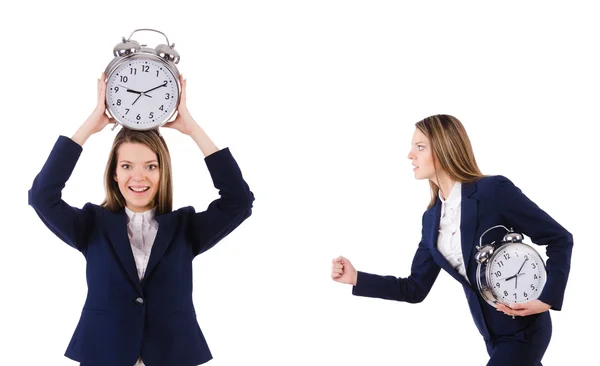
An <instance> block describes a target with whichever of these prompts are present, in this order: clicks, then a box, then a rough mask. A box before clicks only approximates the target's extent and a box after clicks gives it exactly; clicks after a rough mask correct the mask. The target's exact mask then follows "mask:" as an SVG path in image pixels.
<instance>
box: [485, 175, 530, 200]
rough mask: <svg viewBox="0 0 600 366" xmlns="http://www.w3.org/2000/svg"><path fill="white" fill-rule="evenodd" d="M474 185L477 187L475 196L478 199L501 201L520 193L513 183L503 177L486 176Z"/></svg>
mask: <svg viewBox="0 0 600 366" xmlns="http://www.w3.org/2000/svg"><path fill="white" fill-rule="evenodd" d="M474 183H475V185H476V186H477V189H476V195H477V196H478V198H480V199H482V198H489V199H491V200H503V199H506V198H507V197H509V196H512V195H514V194H516V193H518V192H520V190H519V188H517V186H515V184H514V183H513V181H512V180H511V179H510V178H508V177H506V176H504V175H488V176H485V177H482V178H479V179H478V180H477V181H476V182H474Z"/></svg>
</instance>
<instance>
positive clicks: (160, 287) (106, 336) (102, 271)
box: [29, 136, 254, 366]
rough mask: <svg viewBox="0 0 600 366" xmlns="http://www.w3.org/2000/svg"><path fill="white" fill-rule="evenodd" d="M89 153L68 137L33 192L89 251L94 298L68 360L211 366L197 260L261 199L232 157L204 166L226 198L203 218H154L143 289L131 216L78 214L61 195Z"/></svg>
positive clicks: (91, 207)
mask: <svg viewBox="0 0 600 366" xmlns="http://www.w3.org/2000/svg"><path fill="white" fill-rule="evenodd" d="M82 150H83V149H82V147H81V146H80V145H78V144H77V143H75V142H74V141H73V140H71V139H69V138H67V137H65V136H59V138H58V140H57V141H56V143H55V145H54V147H53V149H52V151H51V153H50V156H49V157H48V159H47V161H46V162H45V164H44V166H43V168H42V170H41V171H40V172H39V174H38V175H37V176H36V177H35V180H34V181H33V185H32V187H31V189H30V190H29V204H30V205H31V206H32V207H33V208H34V209H35V212H36V213H37V215H38V216H39V218H40V219H41V220H42V221H43V223H44V224H45V225H46V226H47V227H48V228H49V229H50V230H51V231H52V232H53V233H54V234H56V235H57V236H58V237H59V238H60V239H61V240H62V241H64V242H65V243H67V244H69V245H70V246H72V247H73V248H75V249H77V250H79V251H81V253H82V254H83V255H84V257H85V259H86V262H87V265H86V276H87V284H88V293H87V297H86V300H85V304H84V306H83V309H82V312H81V317H80V320H79V323H78V324H77V327H76V329H75V331H74V333H73V336H72V338H71V341H70V343H69V345H68V347H67V350H66V353H65V356H66V357H68V358H71V359H73V360H76V361H79V362H81V363H84V364H90V365H99V366H132V365H133V364H135V362H136V360H137V358H138V357H139V356H140V355H141V356H142V358H143V360H144V363H145V364H146V365H148V366H164V365H177V366H192V365H199V364H202V363H205V362H207V361H209V360H210V359H212V355H211V352H210V350H209V347H208V345H207V343H206V341H205V339H204V336H203V334H202V331H201V330H200V327H199V325H198V322H197V320H196V312H195V309H194V304H193V301H192V260H193V259H194V257H195V256H197V255H198V254H200V253H202V252H204V251H206V250H208V249H210V248H211V247H213V246H214V245H215V244H216V243H218V242H219V241H220V240H221V239H223V238H224V237H225V236H226V235H228V234H229V233H230V232H231V231H232V230H234V229H235V228H236V227H237V226H239V225H240V224H241V223H242V222H243V221H244V220H245V219H246V218H248V217H249V216H250V215H251V212H252V203H253V201H254V195H253V193H252V192H251V191H250V190H249V188H248V185H247V184H246V182H245V181H244V179H243V177H242V173H241V171H240V169H239V167H238V165H237V163H236V161H235V160H234V159H233V156H232V155H231V153H230V151H229V149H228V148H225V149H222V150H220V151H217V152H215V153H213V154H211V155H209V156H207V157H206V158H205V159H204V160H205V163H206V165H207V167H208V170H209V172H210V174H211V177H212V180H213V183H214V186H215V187H216V188H217V189H219V194H220V198H219V199H216V200H214V201H212V202H211V203H210V205H209V206H208V208H207V209H206V210H205V211H203V212H195V210H194V208H193V207H184V208H181V209H179V210H176V211H173V212H171V213H167V214H162V215H157V216H156V217H155V219H156V221H157V222H158V225H159V228H158V232H157V235H156V239H155V242H154V245H153V247H152V251H151V255H150V259H149V262H148V267H147V270H146V274H145V277H144V278H143V280H142V281H140V280H139V277H138V275H137V271H136V267H135V262H134V258H133V254H132V251H131V246H130V243H129V238H128V235H127V215H126V213H125V212H124V210H123V209H121V210H120V211H119V212H115V213H113V212H110V211H108V210H106V209H104V208H102V207H100V206H98V205H95V204H92V203H86V204H85V205H84V206H83V208H76V207H71V206H69V205H68V204H67V203H66V202H65V201H63V200H62V198H61V191H62V189H63V188H64V186H65V183H66V182H67V180H68V179H69V177H70V175H71V173H72V171H73V169H74V168H75V165H76V163H77V160H78V159H79V156H80V154H81V152H82Z"/></svg>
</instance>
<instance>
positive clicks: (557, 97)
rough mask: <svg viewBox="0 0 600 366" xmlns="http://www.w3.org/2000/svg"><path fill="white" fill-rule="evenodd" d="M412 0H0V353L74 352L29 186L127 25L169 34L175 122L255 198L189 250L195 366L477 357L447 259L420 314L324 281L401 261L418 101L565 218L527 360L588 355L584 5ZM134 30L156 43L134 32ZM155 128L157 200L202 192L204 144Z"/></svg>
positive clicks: (54, 358) (488, 165)
mask: <svg viewBox="0 0 600 366" xmlns="http://www.w3.org/2000/svg"><path fill="white" fill-rule="evenodd" d="M414 3H416V2H411V5H401V4H400V2H399V1H349V0H343V1H342V0H339V1H332V0H318V1H312V0H303V1H202V2H196V4H195V5H191V4H192V2H189V3H187V2H186V3H185V4H184V3H183V2H178V1H168V2H152V1H140V2H131V4H128V5H125V4H122V2H121V1H119V2H109V1H102V2H96V3H86V2H73V3H67V2H64V1H49V2H42V1H37V2H32V1H30V2H19V3H18V4H12V5H3V7H4V8H5V10H3V14H4V17H3V18H5V19H4V20H3V22H2V25H1V27H2V33H3V38H2V39H3V51H4V52H2V61H0V62H2V70H3V73H2V75H3V76H2V81H3V87H2V92H1V93H2V96H1V100H2V107H3V108H2V110H3V112H4V117H3V118H2V119H3V125H4V127H3V129H2V132H3V133H2V135H1V136H2V144H1V149H2V156H3V157H4V159H3V167H4V168H3V172H2V183H1V184H2V191H3V193H4V199H3V202H2V206H3V208H4V209H3V217H2V221H1V225H2V231H1V232H2V237H1V238H0V243H1V244H0V245H1V251H0V262H1V265H0V275H1V277H0V280H1V281H2V282H1V287H0V288H1V289H2V292H1V295H0V296H1V298H0V300H1V304H2V308H1V309H0V310H1V315H0V337H1V339H3V343H2V347H1V348H2V351H1V352H0V364H2V365H76V364H77V363H76V362H74V361H71V360H69V359H67V358H65V357H64V356H63V354H64V351H65V349H66V347H67V344H68V342H69V340H70V337H71V335H72V333H73V331H74V329H75V326H76V324H77V321H78V319H79V315H80V311H81V307H82V305H83V303H84V300H85V296H86V280H85V261H84V258H83V256H82V255H81V254H80V253H79V252H77V251H75V250H74V249H72V248H70V247H68V246H67V245H66V244H64V243H62V242H61V241H59V240H58V239H57V238H56V237H55V236H54V235H53V234H52V233H51V232H50V231H49V230H48V229H47V228H46V227H45V226H44V225H43V224H42V222H41V221H40V220H39V219H38V217H37V216H36V215H35V212H34V211H33V209H32V208H31V207H29V206H28V205H27V190H28V189H29V188H30V186H31V183H32V181H33V179H34V177H35V175H36V174H37V173H38V172H39V170H40V169H41V167H42V165H43V163H44V161H45V159H46V158H47V156H48V153H49V152H50V150H51V148H52V146H53V145H54V143H55V141H56V139H57V137H58V136H59V135H61V134H62V135H66V136H69V137H70V136H72V134H73V133H74V132H75V131H76V129H77V128H78V127H79V125H80V124H81V123H82V122H83V121H84V120H85V119H86V118H87V116H88V115H89V114H90V113H91V111H92V110H93V108H94V102H95V97H96V95H95V93H96V79H97V78H98V77H99V75H100V74H101V72H102V71H103V70H104V68H105V67H106V65H107V64H108V63H109V61H110V60H111V58H112V49H113V47H114V46H115V45H116V44H117V43H118V42H120V40H121V37H123V36H124V37H128V36H129V35H130V34H131V32H133V30H135V29H138V28H154V29H157V30H160V31H162V32H164V33H166V35H167V36H168V37H169V41H170V42H175V44H176V45H175V48H176V49H177V50H178V51H179V52H180V54H181V62H180V64H179V65H178V67H179V69H180V71H181V72H182V73H183V74H184V75H185V77H186V78H187V80H188V104H189V108H190V110H191V112H192V115H193V116H194V117H195V119H196V120H197V121H199V123H200V124H201V125H202V126H203V127H204V129H205V130H206V131H207V132H208V134H209V135H210V136H211V138H212V139H213V140H214V141H215V142H216V143H217V145H218V146H219V147H221V148H222V147H229V148H230V149H231V151H232V153H233V154H234V157H235V158H236V159H237V161H238V163H239V165H240V167H241V169H242V172H243V174H244V177H245V178H246V180H247V182H248V184H249V185H250V187H251V189H252V191H253V192H254V194H255V195H256V201H255V206H254V214H253V215H252V216H251V217H250V218H249V219H248V220H247V221H246V222H244V223H243V224H242V226H240V227H239V228H238V229H237V230H236V231H234V232H233V233H232V234H231V235H229V236H228V237H227V238H226V239H224V240H223V241H222V242H221V243H220V244H219V245H218V246H216V247H215V248H213V249H212V250H210V251H209V252H207V253H205V254H203V255H201V256H200V257H198V258H197V260H196V262H195V266H194V270H195V272H194V279H195V287H194V301H195V305H196V309H197V312H198V321H199V323H200V326H201V328H202V330H203V332H204V334H205V336H206V338H207V341H208V343H209V346H210V348H211V350H212V352H213V355H214V359H213V360H212V361H211V362H210V363H209V364H210V365H212V366H224V365H227V366H228V365H326V364H327V365H332V364H338V365H342V364H343V365H379V366H385V365H416V364H420V365H439V364H461V365H484V364H485V363H486V362H487V359H488V357H487V353H486V350H485V345H484V342H483V340H482V338H481V337H480V335H479V333H478V332H477V329H476V328H475V325H474V324H473V321H472V319H471V316H470V313H469V309H468V306H467V302H466V300H465V298H464V294H463V291H462V289H461V287H460V285H459V284H458V283H457V282H456V281H455V280H454V279H452V278H451V277H450V276H449V275H448V274H447V273H445V272H442V273H441V274H440V276H439V278H438V280H437V282H436V283H435V285H434V287H433V289H432V291H431V293H430V294H429V296H428V297H427V298H426V300H425V301H424V302H423V303H421V304H417V305H412V304H406V303H399V302H391V301H385V300H379V299H368V298H359V297H353V296H352V295H351V289H350V287H349V286H348V285H342V284H338V283H336V282H333V281H332V280H331V279H330V277H329V276H330V264H331V259H332V258H334V257H336V256H338V255H344V256H346V257H347V258H349V259H350V260H351V261H352V262H353V263H354V265H355V266H356V267H357V268H358V269H360V270H364V271H368V272H372V273H378V274H384V275H395V276H408V275H409V274H410V272H409V271H410V264H411V261H412V256H413V254H414V251H415V248H416V246H417V244H418V242H419V239H420V232H421V221H420V220H421V215H422V213H423V211H424V209H425V207H426V204H427V202H428V199H429V190H428V189H429V188H428V184H427V183H426V182H425V181H416V180H414V178H413V174H412V171H411V167H410V162H409V160H408V159H407V158H406V155H407V153H408V150H409V148H410V140H411V137H412V133H413V131H414V123H415V122H417V121H418V120H420V119H422V118H424V117H426V116H428V115H431V114H436V113H448V114H452V115H454V116H456V117H458V118H459V119H460V120H461V121H462V122H463V123H464V125H465V127H466V128H467V131H468V133H469V135H470V138H471V140H472V143H473V146H474V150H475V154H476V157H477V161H478V163H479V164H480V167H481V169H482V170H483V172H484V173H485V174H503V175H506V176H507V177H509V178H510V179H512V180H513V182H514V183H515V184H516V185H517V186H518V187H520V188H521V189H522V190H523V192H524V193H525V194H526V195H528V196H529V197H530V198H531V199H532V200H534V201H535V202H536V203H537V204H538V205H540V206H541V207H542V208H543V209H544V210H546V211H547V212H548V213H549V214H550V215H551V216H553V217H554V218H555V219H556V220H557V221H558V222H560V223H561V224H562V225H563V226H564V227H566V228H567V229H568V230H569V231H570V232H572V233H573V235H574V237H575V247H574V251H573V259H572V269H571V275H570V279H569V283H568V286H567V290H566V294H565V300H564V307H563V310H562V311H560V312H556V311H553V312H552V319H553V324H554V333H553V338H552V341H551V343H550V346H549V348H548V351H547V353H546V356H545V358H544V360H543V363H544V365H545V366H552V365H565V364H568V363H569V362H572V360H573V358H574V357H575V358H577V359H578V360H582V359H585V360H587V364H590V363H594V362H596V360H597V359H598V358H597V354H596V342H593V341H594V340H597V332H598V326H599V325H600V324H599V321H598V316H597V303H598V301H597V300H598V295H597V284H598V282H597V281H596V280H595V279H596V278H597V272H598V267H597V263H598V262H597V257H598V255H599V254H600V252H599V250H598V238H597V232H598V230H597V227H598V214H597V211H598V204H599V203H600V202H599V200H598V188H597V183H598V180H597V178H596V177H597V176H598V172H597V170H598V156H599V154H598V151H597V146H598V139H597V138H598V123H599V118H598V113H597V106H598V101H599V96H600V93H599V91H598V85H599V83H600V75H599V71H598V70H599V66H598V65H600V57H599V56H598V37H599V34H600V23H599V22H598V19H597V14H598V12H597V11H595V10H594V8H593V6H592V4H593V2H591V1H590V2H580V1H568V2H566V1H563V2H552V1H536V2H524V1H503V2H501V3H498V2H495V3H493V4H492V3H491V2H482V1H468V2H466V1H440V2H438V3H432V2H430V1H419V2H418V5H415V4H414ZM133 38H134V39H137V40H138V41H140V42H141V43H147V44H148V45H150V46H155V45H156V44H158V43H164V42H165V41H164V38H163V37H162V36H160V35H158V34H155V33H149V32H138V33H136V34H135V35H134V37H133ZM116 132H117V131H116V130H115V131H110V129H109V128H106V129H105V130H104V131H102V132H101V133H99V134H97V135H94V136H92V137H91V138H90V139H89V140H88V142H87V143H86V144H85V146H84V151H83V153H82V155H81V158H80V160H79V162H78V165H77V166H76V169H75V171H74V172H73V174H72V177H71V179H70V180H69V182H68V183H67V186H66V188H65V190H64V195H63V198H64V199H65V200H66V201H67V202H68V203H70V204H71V205H73V206H78V207H81V206H83V205H84V204H85V203H86V202H88V201H90V202H94V203H100V202H101V200H102V198H103V194H104V191H103V186H102V175H103V170H104V164H105V162H106V159H107V157H108V152H109V149H110V144H111V142H112V139H113V138H114V135H115V134H116ZM163 134H164V135H165V138H166V140H167V143H168V144H169V147H170V149H171V151H172V157H173V160H174V184H175V198H174V206H175V208H179V207H181V206H186V205H193V206H194V207H196V209H199V210H201V209H203V208H204V207H206V205H208V203H209V202H210V201H212V200H213V199H215V198H217V196H218V195H217V191H216V190H215V189H214V187H213V186H212V182H211V181H210V177H209V175H208V172H207V169H206V166H205V165H204V162H203V158H202V154H201V152H200V151H199V149H198V148H197V147H196V146H195V145H194V143H193V141H192V140H191V139H190V138H188V137H186V136H183V135H181V134H179V133H178V132H177V131H173V130H163ZM543 249H544V248H540V250H541V251H542V252H543ZM584 333H585V334H588V335H589V336H584V335H583V334H584ZM578 363H582V362H578Z"/></svg>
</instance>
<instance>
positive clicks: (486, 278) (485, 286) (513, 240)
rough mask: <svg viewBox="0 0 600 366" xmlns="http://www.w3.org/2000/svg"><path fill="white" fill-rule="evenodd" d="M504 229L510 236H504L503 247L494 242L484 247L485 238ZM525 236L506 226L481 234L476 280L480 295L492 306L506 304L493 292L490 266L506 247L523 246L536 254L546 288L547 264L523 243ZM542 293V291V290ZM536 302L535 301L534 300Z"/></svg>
mask: <svg viewBox="0 0 600 366" xmlns="http://www.w3.org/2000/svg"><path fill="white" fill-rule="evenodd" d="M500 227H501V228H504V229H505V230H506V231H507V232H508V234H506V235H505V236H504V239H503V240H502V243H501V244H502V245H500V246H499V247H498V248H496V246H495V245H494V242H492V243H491V244H487V245H482V244H481V242H482V239H483V236H484V235H485V234H486V233H487V232H488V231H490V230H493V229H496V228H500ZM522 241H523V235H521V234H519V233H515V232H514V231H513V230H512V228H511V229H508V228H507V227H506V226H504V225H496V226H493V227H491V228H489V229H487V230H486V231H485V232H484V233H483V234H481V237H479V245H478V246H477V247H476V248H477V250H478V252H477V254H476V255H475V259H476V260H477V263H478V265H477V274H476V278H477V289H478V290H479V293H480V294H481V297H482V298H483V299H484V300H485V301H486V302H487V303H488V304H490V305H491V306H494V307H495V306H496V304H497V303H504V302H503V301H502V299H500V298H498V297H497V296H496V295H495V294H494V291H493V288H492V286H491V284H493V283H494V282H493V281H492V272H491V270H490V268H491V266H490V265H489V264H490V263H492V261H493V260H494V258H496V256H497V255H498V254H499V253H500V252H501V251H502V250H503V249H505V248H506V247H508V246H514V245H522V246H525V247H528V248H531V249H532V250H533V252H534V254H535V255H536V256H537V257H538V259H539V262H540V263H541V264H542V270H543V271H542V273H543V276H544V279H543V284H542V287H543V286H545V284H546V281H547V278H548V275H547V272H546V263H545V262H544V260H543V259H542V257H541V256H540V254H539V253H538V252H537V250H536V249H535V248H533V247H532V246H531V245H528V244H526V243H523V242H522ZM540 292H541V290H540ZM534 300H535V299H534Z"/></svg>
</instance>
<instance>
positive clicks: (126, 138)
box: [100, 128, 173, 215]
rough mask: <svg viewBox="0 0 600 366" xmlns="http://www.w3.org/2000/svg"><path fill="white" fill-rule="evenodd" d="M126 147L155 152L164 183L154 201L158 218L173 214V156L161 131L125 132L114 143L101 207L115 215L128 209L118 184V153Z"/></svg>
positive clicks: (106, 170) (128, 130)
mask: <svg viewBox="0 0 600 366" xmlns="http://www.w3.org/2000/svg"><path fill="white" fill-rule="evenodd" d="M123 143H139V144H144V145H146V146H147V147H148V148H150V150H152V151H153V152H154V153H155V154H156V156H157V160H158V167H159V171H160V179H159V184H158V191H157V192H156V196H155V198H154V203H155V204H156V206H157V207H156V215H162V214H165V213H169V212H171V211H172V210H173V180H172V174H171V155H170V154H169V149H168V148H167V144H166V142H165V140H164V138H163V137H162V136H161V135H160V133H159V132H158V130H157V129H153V130H148V131H136V130H131V129H128V128H122V129H121V130H120V131H119V133H118V134H117V136H115V139H114V141H113V145H112V148H111V150H110V154H109V156H108V162H107V164H106V169H105V171H104V190H105V192H106V197H105V199H104V201H103V202H102V203H101V204H100V206H102V207H104V208H106V209H107V210H109V211H111V212H117V211H119V210H121V209H122V208H124V207H125V198H124V197H123V195H122V194H121V191H120V190H119V185H118V184H117V182H115V180H114V176H115V172H116V168H117V152H118V151H119V147H120V146H121V144H123Z"/></svg>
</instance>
